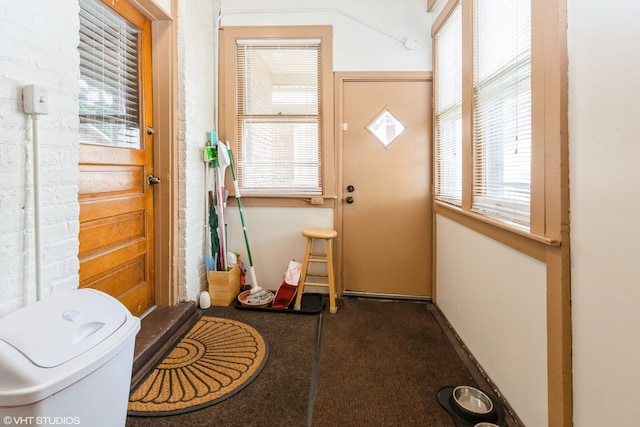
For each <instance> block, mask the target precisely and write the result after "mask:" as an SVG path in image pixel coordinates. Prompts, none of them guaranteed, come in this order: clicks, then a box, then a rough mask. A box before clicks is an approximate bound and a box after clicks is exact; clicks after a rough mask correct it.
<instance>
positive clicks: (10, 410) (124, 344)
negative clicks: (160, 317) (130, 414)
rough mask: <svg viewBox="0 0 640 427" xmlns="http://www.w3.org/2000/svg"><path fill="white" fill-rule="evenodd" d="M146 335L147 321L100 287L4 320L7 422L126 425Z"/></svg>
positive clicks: (1, 377) (0, 410)
mask: <svg viewBox="0 0 640 427" xmlns="http://www.w3.org/2000/svg"><path fill="white" fill-rule="evenodd" d="M139 330H140V319H138V318H137V317H134V316H132V315H131V313H129V311H128V310H127V309H126V307H124V306H123V305H122V304H121V303H120V302H119V301H118V300H116V299H115V298H113V297H111V296H109V295H107V294H105V293H103V292H99V291H96V290H93V289H79V290H75V291H71V292H63V293H60V294H55V295H53V296H51V297H49V298H47V299H45V300H43V301H40V302H38V303H35V304H32V305H29V306H27V307H25V308H23V309H21V310H18V311H16V312H14V313H11V314H9V315H7V316H5V317H3V318H1V319H0V415H1V416H2V417H3V422H4V423H5V424H4V425H14V424H16V425H18V424H22V425H40V426H47V425H51V426H60V425H76V426H96V427H97V426H104V427H117V426H124V425H125V422H126V417H127V402H128V400H129V387H130V383H131V368H132V364H133V349H134V344H135V336H136V334H137V333H138V331H139ZM7 421H9V422H8V423H7Z"/></svg>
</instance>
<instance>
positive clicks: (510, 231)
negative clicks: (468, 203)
mask: <svg viewBox="0 0 640 427" xmlns="http://www.w3.org/2000/svg"><path fill="white" fill-rule="evenodd" d="M434 211H435V213H436V214H438V215H442V216H443V217H445V218H448V219H450V220H452V221H454V222H457V223H458V224H461V225H463V226H465V227H467V228H470V229H472V230H474V231H476V232H478V233H480V234H483V235H485V236H487V237H489V238H491V239H493V240H496V241H498V242H500V243H503V244H505V245H507V246H509V247H511V248H513V249H516V250H518V251H520V252H523V253H525V254H527V255H529V256H531V257H533V258H536V259H538V260H540V261H544V260H545V259H546V250H547V248H548V247H558V246H560V245H561V244H562V242H561V241H560V240H557V239H552V238H548V237H545V236H538V235H535V234H531V233H529V232H527V231H525V230H519V229H517V228H514V227H511V226H509V225H508V224H505V223H501V222H499V221H496V220H493V219H491V218H487V217H485V216H482V215H479V214H477V213H474V212H467V211H464V210H462V209H461V208H459V207H458V206H455V205H450V204H448V203H446V202H441V201H439V200H435V201H434Z"/></svg>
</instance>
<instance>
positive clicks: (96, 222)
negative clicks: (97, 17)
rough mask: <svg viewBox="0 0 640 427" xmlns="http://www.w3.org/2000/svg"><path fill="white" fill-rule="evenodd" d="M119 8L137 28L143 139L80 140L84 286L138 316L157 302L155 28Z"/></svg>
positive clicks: (120, 5) (127, 9)
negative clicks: (125, 142)
mask: <svg viewBox="0 0 640 427" xmlns="http://www.w3.org/2000/svg"><path fill="white" fill-rule="evenodd" d="M105 4H108V5H111V2H105ZM114 7H115V9H116V11H117V12H118V14H119V15H121V16H122V17H123V18H125V19H126V20H127V21H128V22H129V23H130V24H131V25H133V26H135V27H136V28H137V29H138V46H137V49H138V52H139V54H138V58H137V60H138V73H137V74H138V79H139V80H138V82H139V83H138V86H139V90H138V93H139V97H138V98H139V99H137V100H136V101H131V102H137V103H138V106H139V111H140V113H139V118H140V123H139V130H138V131H139V134H140V138H139V141H138V142H137V143H136V144H135V146H132V147H127V146H122V145H123V144H119V146H118V145H109V144H108V143H107V145H101V144H95V143H92V144H88V143H85V141H83V139H82V136H81V141H80V162H79V169H80V184H79V191H78V198H79V202H80V233H79V240H80V249H79V258H80V287H81V288H86V287H89V288H94V289H98V290H101V291H104V292H106V293H107V294H109V295H112V296H114V297H115V298H117V299H118V300H120V301H121V302H122V303H123V304H124V305H125V306H126V307H127V308H128V309H129V310H130V311H131V313H132V314H133V315H136V316H137V315H140V314H142V313H144V312H145V311H146V310H148V309H149V308H150V307H152V306H153V305H154V303H155V300H154V235H153V230H154V224H153V186H152V184H149V183H148V181H147V177H148V176H150V175H153V132H152V128H151V126H152V117H153V111H152V102H151V75H152V74H151V33H150V31H151V25H150V22H149V21H148V20H147V19H146V18H144V16H142V15H141V14H140V13H139V12H137V11H135V10H134V9H133V8H131V7H130V6H128V5H127V4H126V3H125V2H118V3H116V4H115V6H114ZM81 116H82V113H81ZM81 127H82V121H81ZM147 128H150V129H149V130H148V129H147ZM81 135H82V132H81Z"/></svg>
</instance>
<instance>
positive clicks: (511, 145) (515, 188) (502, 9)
mask: <svg viewBox="0 0 640 427" xmlns="http://www.w3.org/2000/svg"><path fill="white" fill-rule="evenodd" d="M530 3H531V2H530V0H477V1H476V3H475V17H474V18H475V43H474V51H475V55H474V92H473V97H474V99H473V101H474V136H473V149H474V153H473V157H474V179H473V183H474V191H473V193H474V198H473V208H472V210H473V211H475V212H478V213H481V214H483V215H487V216H492V217H495V218H498V219H500V220H505V221H508V222H510V223H513V224H517V225H519V226H522V227H524V228H528V227H529V218H530V199H531V4H530Z"/></svg>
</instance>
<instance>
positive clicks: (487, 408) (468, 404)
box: [450, 386, 495, 423]
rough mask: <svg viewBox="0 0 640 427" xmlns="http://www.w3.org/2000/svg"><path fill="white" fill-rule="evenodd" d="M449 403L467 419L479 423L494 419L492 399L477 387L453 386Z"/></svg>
mask: <svg viewBox="0 0 640 427" xmlns="http://www.w3.org/2000/svg"><path fill="white" fill-rule="evenodd" d="M450 404H451V408H452V409H453V410H454V411H455V412H456V413H457V414H458V415H460V416H461V417H462V418H464V419H465V420H467V421H470V422H475V423H479V422H481V421H493V420H494V419H495V408H494V407H493V401H492V400H491V399H490V398H489V396H487V395H486V394H485V393H483V392H482V391H480V390H478V389H477V388H474V387H471V386H458V387H456V388H454V389H453V393H452V394H451V400H450Z"/></svg>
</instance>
